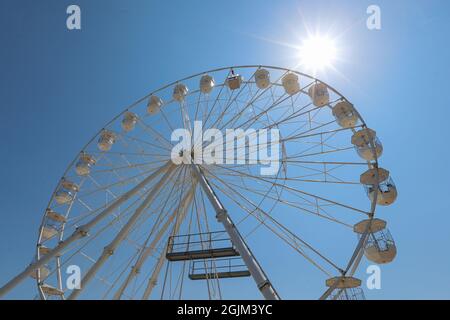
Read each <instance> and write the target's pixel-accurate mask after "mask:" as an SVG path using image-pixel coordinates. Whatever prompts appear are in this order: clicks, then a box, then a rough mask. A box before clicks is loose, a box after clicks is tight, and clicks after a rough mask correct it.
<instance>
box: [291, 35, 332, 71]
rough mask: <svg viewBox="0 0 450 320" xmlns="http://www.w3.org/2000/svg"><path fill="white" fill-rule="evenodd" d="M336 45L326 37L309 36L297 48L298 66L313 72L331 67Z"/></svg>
mask: <svg viewBox="0 0 450 320" xmlns="http://www.w3.org/2000/svg"><path fill="white" fill-rule="evenodd" d="M336 51H337V50H336V45H335V42H334V40H333V39H331V38H329V37H328V36H319V35H315V36H310V37H309V38H308V39H306V40H304V41H303V43H302V45H301V46H300V47H299V56H300V65H301V66H302V67H304V68H306V69H309V70H312V71H314V72H316V71H319V70H323V69H325V68H328V67H332V66H333V62H334V61H335V59H336Z"/></svg>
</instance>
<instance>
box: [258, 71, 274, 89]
mask: <svg viewBox="0 0 450 320" xmlns="http://www.w3.org/2000/svg"><path fill="white" fill-rule="evenodd" d="M255 82H256V86H257V87H258V88H259V89H266V88H268V87H269V86H270V74H269V71H267V70H266V69H258V70H256V72H255Z"/></svg>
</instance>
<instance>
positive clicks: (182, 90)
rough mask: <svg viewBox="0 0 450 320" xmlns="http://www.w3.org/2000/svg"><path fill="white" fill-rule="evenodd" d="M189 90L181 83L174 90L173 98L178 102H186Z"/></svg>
mask: <svg viewBox="0 0 450 320" xmlns="http://www.w3.org/2000/svg"><path fill="white" fill-rule="evenodd" d="M188 91H189V89H188V87H186V86H185V85H184V84H182V83H179V84H177V85H176V86H175V87H174V88H173V95H172V96H173V98H174V99H175V100H176V101H178V102H182V101H184V98H185V97H186V95H187V93H188Z"/></svg>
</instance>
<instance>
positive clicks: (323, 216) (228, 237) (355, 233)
mask: <svg viewBox="0 0 450 320" xmlns="http://www.w3.org/2000/svg"><path fill="white" fill-rule="evenodd" d="M199 125H201V127H202V132H201V133H200V134H198V132H197V133H196V131H195V127H196V126H197V127H198V126H199ZM177 129H184V130H185V131H184V132H188V133H190V134H191V137H190V138H191V140H190V141H189V142H192V143H191V144H189V143H188V144H183V145H181V147H180V148H178V149H176V148H175V147H176V146H180V141H179V140H174V139H173V133H174V132H176V130H177ZM197 129H198V128H197ZM208 129H209V130H210V131H209V132H210V133H211V132H213V133H214V134H213V135H211V136H214V139H213V138H211V136H210V140H209V141H208V139H206V141H205V139H204V134H203V133H205V132H206V131H207V130H208ZM230 129H234V130H235V131H233V132H234V133H236V132H238V133H237V134H235V136H231V138H232V139H231V140H230V141H231V145H229V144H228V143H227V144H226V145H225V148H223V149H221V148H222V144H219V143H218V141H219V140H220V139H218V138H220V134H221V133H223V139H224V141H225V140H226V138H227V137H228V135H227V134H228V133H229V132H230V131H227V130H230ZM236 129H239V130H240V131H236ZM211 130H213V131H211ZM271 130H273V131H274V132H276V133H277V134H278V136H277V137H273V136H271V137H270V139H269V140H270V141H268V140H267V139H268V138H267V139H266V140H264V139H262V138H261V136H258V135H259V134H260V133H261V132H264V133H265V132H267V133H268V132H270V131H271ZM256 137H258V139H257V141H258V142H259V146H261V143H262V144H263V145H265V146H267V145H269V144H270V143H272V142H275V141H276V143H277V145H276V148H274V149H271V150H270V152H266V153H267V154H266V155H269V153H270V155H269V156H270V161H267V159H266V161H251V160H252V159H253V160H257V159H256V156H255V155H256V154H258V155H259V152H260V150H259V149H251V147H250V145H249V144H250V143H249V141H250V140H252V138H254V139H256ZM239 139H243V140H241V141H243V142H244V143H243V144H238V143H237V142H238V140H239ZM261 139H262V140H261ZM226 141H227V142H229V140H226ZM261 141H262V142H261ZM214 142H216V143H215V144H214ZM221 142H223V141H221ZM247 142H248V143H247ZM211 145H214V146H215V148H213V152H212V154H213V155H214V159H215V160H214V161H194V159H196V157H197V156H198V154H199V153H200V152H203V153H208V150H209V152H210V154H211V150H212V149H211ZM218 146H219V147H218ZM208 148H209V149H208ZM266 149H267V148H266ZM174 150H176V151H175V152H174ZM266 151H267V150H266ZM222 152H223V154H226V155H232V156H234V157H230V159H228V158H227V159H226V160H230V161H218V160H220V159H221V158H222V157H221V156H222ZM228 152H229V153H228ZM382 152H383V147H382V144H381V142H380V140H379V139H378V138H377V135H376V131H375V130H373V129H371V128H369V127H368V126H367V125H366V123H365V122H364V120H363V119H362V117H361V115H360V114H359V112H358V111H357V109H356V107H355V106H354V105H353V104H352V103H351V102H349V101H348V100H347V99H346V98H345V97H343V96H342V95H341V94H340V93H339V92H337V91H336V90H335V89H333V88H332V87H331V86H329V85H327V84H325V83H324V82H322V81H320V80H318V79H315V78H314V77H311V76H309V75H306V74H302V73H299V72H297V71H294V70H288V69H285V68H279V67H270V66H236V67H227V68H221V69H215V70H210V71H207V72H203V73H199V74H196V75H193V76H190V77H187V78H184V79H181V80H178V81H176V82H173V83H170V84H168V85H165V86H163V87H162V88H160V89H158V90H155V91H153V92H151V93H150V94H148V95H146V96H145V97H143V98H142V99H140V100H138V101H136V102H135V103H133V104H132V105H130V106H129V107H128V108H126V110H124V111H123V112H122V113H121V114H119V115H118V116H116V117H115V118H114V119H113V120H112V121H110V122H109V123H108V124H107V125H105V126H104V127H103V128H102V129H101V130H99V132H98V133H97V134H96V135H95V136H94V137H93V138H92V139H91V140H90V141H89V142H88V143H87V144H86V145H85V147H84V148H83V149H82V150H81V151H80V152H79V154H77V156H76V158H75V159H74V160H73V162H72V163H71V164H70V165H69V166H68V168H67V170H66V172H65V173H64V175H63V177H62V178H61V180H60V181H59V182H58V184H57V187H56V189H55V191H54V192H53V194H52V196H51V199H50V201H49V203H48V206H47V209H46V211H45V212H44V214H43V219H42V223H41V225H40V227H39V232H38V238H37V246H36V254H35V258H34V259H33V261H32V263H31V264H30V265H29V266H28V267H27V268H25V270H24V271H23V272H21V273H20V274H18V275H17V276H16V277H15V278H14V279H12V280H11V281H9V282H8V283H7V284H6V285H4V286H3V287H2V288H0V296H3V295H5V294H6V293H8V292H9V291H10V290H11V289H13V288H14V287H15V286H16V285H18V284H19V283H20V282H22V281H24V280H26V279H30V278H32V279H34V281H35V282H36V288H37V295H38V297H39V298H40V299H77V298H79V299H208V298H209V299H227V298H235V297H236V295H237V296H238V297H239V295H238V293H239V291H244V292H254V293H255V297H263V298H265V299H281V298H282V297H283V294H284V293H286V292H290V293H292V292H294V293H295V291H296V290H299V289H298V282H296V281H294V280H293V281H291V283H290V282H289V281H286V280H285V279H286V277H287V278H291V279H294V278H298V277H303V279H307V278H309V277H311V279H320V280H319V281H317V283H315V284H314V286H315V287H314V288H313V289H311V296H310V297H309V298H320V299H359V298H364V294H363V291H362V289H361V279H358V278H356V276H355V273H356V272H357V269H358V266H359V264H360V262H361V260H362V259H363V257H364V256H365V257H366V258H367V259H368V260H370V261H372V262H375V263H378V264H383V263H389V262H391V261H392V260H393V259H394V258H395V256H396V246H395V242H394V240H393V238H392V236H391V234H390V232H389V231H388V229H387V223H386V221H384V220H381V219H379V218H375V213H376V209H377V207H378V206H389V205H391V204H392V203H394V202H395V200H396V198H397V189H396V186H395V184H394V182H393V180H392V178H391V177H390V173H389V171H388V170H386V169H383V168H381V167H380V166H379V163H378V158H379V157H380V156H381V155H382ZM174 155H175V156H174ZM177 159H178V160H180V161H178V162H177V161H174V160H177ZM217 159H218V160H217ZM270 166H272V167H274V168H275V170H273V172H270V173H268V174H267V173H266V174H263V172H266V171H267V169H268V168H269V167H270ZM264 170H266V171H264ZM277 259H280V260H277ZM287 265H289V266H291V267H290V268H285V266H287ZM68 266H77V267H79V270H81V285H80V286H79V287H75V288H67V286H66V283H65V277H66V276H67V275H66V269H67V267H68ZM295 266H298V269H299V270H301V272H300V273H296V274H289V272H292V270H294V269H293V268H297V267H295ZM286 273H287V274H286ZM283 277H284V278H283ZM283 279H284V280H283ZM28 281H29V280H28ZM278 283H280V284H279V285H278ZM281 283H282V284H281ZM244 287H245V289H242V288H244ZM246 290H247V291H246ZM258 291H259V292H260V294H261V295H262V296H261V295H258ZM317 293H319V294H317ZM291 295H292V294H291ZM292 297H293V298H295V294H294V295H292Z"/></svg>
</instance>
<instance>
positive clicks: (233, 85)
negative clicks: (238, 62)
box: [226, 73, 242, 90]
mask: <svg viewBox="0 0 450 320" xmlns="http://www.w3.org/2000/svg"><path fill="white" fill-rule="evenodd" d="M241 83H242V77H241V76H240V75H238V74H234V73H233V74H232V75H231V76H229V77H228V78H227V81H226V84H227V87H228V88H230V90H236V89H239V88H240V87H241Z"/></svg>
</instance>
